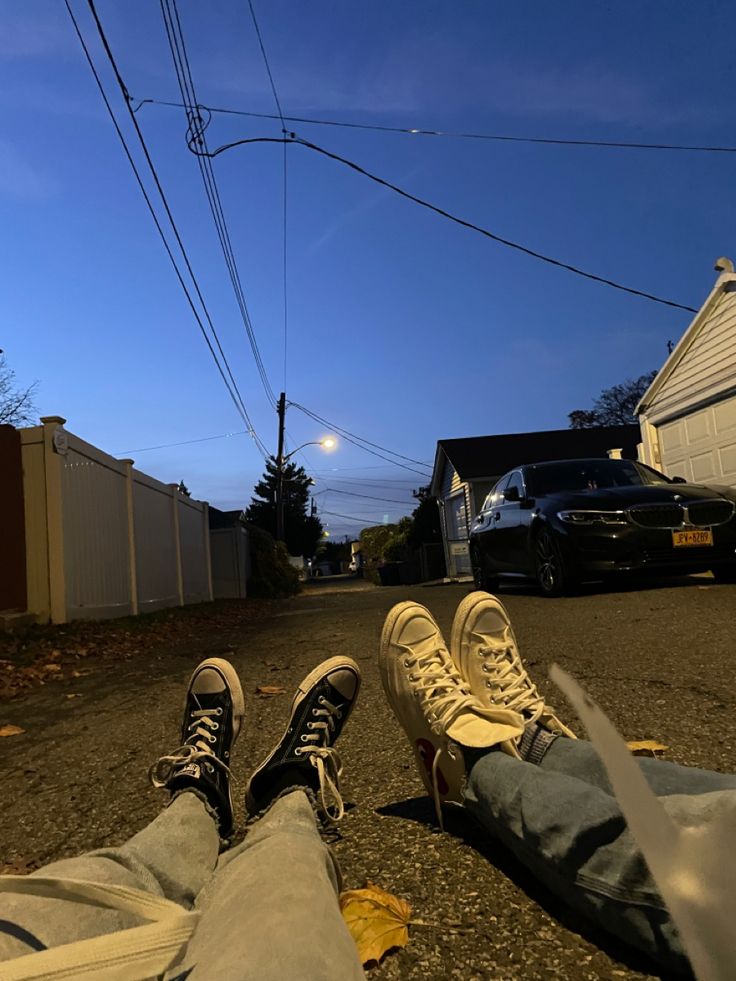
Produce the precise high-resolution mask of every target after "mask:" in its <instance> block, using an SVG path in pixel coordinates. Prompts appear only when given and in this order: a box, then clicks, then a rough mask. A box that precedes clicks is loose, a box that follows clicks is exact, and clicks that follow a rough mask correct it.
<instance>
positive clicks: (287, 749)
mask: <svg viewBox="0 0 736 981" xmlns="http://www.w3.org/2000/svg"><path fill="white" fill-rule="evenodd" d="M359 688H360V668H359V667H358V665H357V664H356V663H355V661H353V660H352V658H349V657H333V658H330V660H329V661H324V662H323V663H322V664H320V665H319V667H317V668H315V669H314V671H312V672H310V673H309V674H308V675H307V677H306V678H305V679H304V681H302V683H301V684H300V685H299V687H298V688H297V690H296V695H294V701H293V702H292V704H291V718H290V719H289V723H288V725H287V727H286V732H285V733H284V735H283V736H282V737H281V741H280V742H279V743H278V745H277V746H276V748H275V749H274V750H273V751H272V752H271V753H270V754H269V756H267V757H266V759H265V760H264V761H263V762H262V763H261V765H260V766H259V767H257V768H256V770H255V772H254V773H253V775H252V776H251V778H250V780H249V781H248V786H247V787H246V791H245V806H246V808H247V810H248V813H249V814H250V815H251V816H255V815H258V814H261V813H263V811H265V810H266V809H267V808H268V807H269V806H270V805H271V804H272V803H273V802H274V801H275V800H276V798H277V797H280V796H282V795H283V794H284V793H285V792H286V791H288V790H294V789H297V788H301V789H304V790H308V791H311V792H312V795H313V798H314V800H315V801H316V802H317V803H318V807H319V810H320V813H321V816H322V817H323V818H324V819H325V821H326V822H327V823H329V824H336V823H337V822H338V821H339V820H340V818H341V817H342V816H343V814H344V812H345V808H344V806H343V802H342V798H341V797H340V787H339V782H340V775H341V774H342V764H341V762H340V757H339V756H338V754H337V751H336V750H335V748H334V743H335V741H336V739H337V738H338V736H339V735H340V733H341V732H342V730H343V726H344V725H345V723H346V722H347V719H348V716H349V715H350V712H351V711H352V708H353V705H354V704H355V700H356V699H357V697H358V690H359ZM326 794H329V795H330V797H331V798H332V802H331V803H329V804H328V802H327V800H326Z"/></svg>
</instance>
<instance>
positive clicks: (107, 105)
mask: <svg viewBox="0 0 736 981" xmlns="http://www.w3.org/2000/svg"><path fill="white" fill-rule="evenodd" d="M64 3H65V6H66V9H67V12H68V14H69V17H70V19H71V22H72V25H73V26H74V31H75V33H76V35H77V38H78V40H79V43H80V45H81V47H82V51H83V52H84V56H85V58H86V60H87V64H88V65H89V67H90V70H91V72H92V75H93V77H94V80H95V83H96V84H97V88H98V90H99V92H100V95H101V96H102V101H103V102H104V104H105V108H106V109H107V112H108V115H109V116H110V119H111V121H112V124H113V126H114V128H115V132H116V133H117V135H118V138H119V139H120V143H121V145H122V147H123V150H124V152H125V156H126V157H127V160H128V163H129V164H130V166H131V169H132V171H133V175H134V176H135V179H136V182H137V184H138V187H139V188H140V190H141V193H142V195H143V199H144V201H145V202H146V205H147V207H148V210H149V212H150V214H151V217H152V218H153V222H154V224H155V226H156V230H157V231H158V234H159V236H160V238H161V241H162V242H163V245H164V248H165V249H166V254H167V255H168V257H169V260H170V261H171V264H172V266H173V268H174V272H175V273H176V277H177V279H178V280H179V284H180V286H181V288H182V290H183V291H184V295H185V296H186V299H187V302H188V303H189V306H190V308H191V311H192V313H193V314H194V318H195V320H196V321H197V326H198V327H199V329H200V331H201V333H202V336H203V337H204V340H205V343H206V344H207V347H208V349H209V352H210V354H211V355H212V359H213V360H214V362H215V365H216V367H217V370H218V371H219V373H220V376H221V377H222V380H223V383H224V385H225V388H226V389H227V391H228V394H229V395H230V398H231V399H232V400H233V403H234V404H235V408H236V409H237V411H238V414H239V415H240V416H241V418H242V419H243V421H244V422H245V424H246V426H247V427H248V432H249V433H250V435H251V436H252V437H253V439H254V440H255V442H256V445H257V446H258V447H259V449H261V448H262V444H261V442H260V440H259V437H258V434H257V433H256V431H255V429H254V427H253V424H252V423H251V421H250V418H249V416H248V413H247V411H246V409H245V405H244V403H243V400H242V398H241V397H240V393H239V392H238V389H237V385H236V384H235V380H234V379H232V372H230V370H229V365H227V359H226V358H225V356H224V354H222V357H223V360H224V361H225V364H226V365H227V367H228V374H229V375H230V377H231V379H232V382H233V388H234V389H235V392H237V397H236V394H235V392H234V391H233V388H231V386H230V383H229V382H228V379H227V377H226V375H225V372H224V371H223V369H222V365H221V364H220V361H219V359H218V357H217V354H216V353H215V350H214V348H213V347H212V342H211V341H210V339H209V337H208V336H207V331H206V329H205V326H204V324H203V322H202V318H201V317H200V315H199V312H198V311H197V308H196V306H195V304H194V300H193V299H192V296H191V294H190V292H189V289H188V288H187V285H186V283H185V282H184V277H183V276H182V273H181V270H180V269H179V266H178V264H177V261H176V259H175V258H174V254H173V252H172V251H171V246H170V245H169V243H168V240H167V238H166V235H165V233H164V230H163V228H162V226H161V223H160V221H159V219H158V215H157V214H156V211H155V209H154V207H153V204H152V202H151V199H150V197H149V195H148V192H147V191H146V188H145V185H144V183H143V179H142V178H141V175H140V172H139V170H138V167H137V166H136V163H135V161H134V160H133V156H132V154H131V152H130V149H129V147H128V144H127V142H126V139H125V136H124V135H123V131H122V130H121V129H120V126H119V124H118V121H117V119H116V118H115V113H114V112H113V110H112V106H111V105H110V102H109V100H108V98H107V95H106V93H105V90H104V88H103V86H102V81H101V80H100V76H99V74H98V73H97V69H96V68H95V65H94V62H93V61H92V56H91V55H90V52H89V48H88V47H87V44H86V42H85V40H84V38H83V36H82V32H81V30H80V28H79V24H78V23H77V19H76V18H75V16H74V12H73V11H72V8H71V6H70V5H69V0H64ZM89 3H90V7H91V10H92V13H93V16H94V17H95V21H96V23H97V24H98V26H99V31H100V34H101V37H103V38H104V34H102V27H101V25H100V24H99V19H98V18H97V13H96V11H95V9H94V5H93V4H92V0H89ZM105 45H106V41H105ZM106 50H107V51H109V47H107V46H106ZM110 56H111V55H110ZM113 64H114V62H113ZM116 74H117V71H116ZM118 77H119V76H118ZM128 106H129V104H128ZM129 108H130V106H129ZM134 123H135V120H134ZM136 129H137V124H136ZM138 132H140V131H139V130H138ZM148 159H149V165H151V164H150V158H148ZM151 166H152V165H151ZM154 173H155V171H154ZM158 186H159V189H160V185H158ZM160 193H161V194H162V196H163V192H162V191H161V192H160ZM169 214H170V213H169ZM170 220H171V222H172V227H174V226H173V219H172V218H171V217H170ZM178 242H179V246H180V248H181V251H182V254H183V255H184V258H185V262H186V263H187V268H188V270H189V273H190V276H191V278H192V281H193V282H194V284H195V287H196V288H197V293H198V295H199V297H200V300H201V301H202V297H201V293H200V292H199V287H198V285H197V282H196V279H195V277H194V273H193V272H192V269H191V266H190V265H189V262H188V259H187V257H186V253H185V252H184V247H183V245H182V244H181V240H180V239H178ZM202 307H203V309H204V310H205V312H206V308H205V306H204V301H202ZM208 320H209V317H208ZM209 323H210V327H211V328H212V332H213V335H214V336H215V339H216V340H217V335H216V333H215V329H214V326H213V325H212V322H211V321H209ZM219 346H220V345H219V342H218V347H219ZM220 351H221V353H222V348H220ZM261 451H262V452H263V450H261Z"/></svg>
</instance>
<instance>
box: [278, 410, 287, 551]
mask: <svg viewBox="0 0 736 981" xmlns="http://www.w3.org/2000/svg"><path fill="white" fill-rule="evenodd" d="M278 413H279V449H278V455H277V457H276V466H277V468H278V475H277V478H276V541H277V542H283V540H284V425H285V422H286V393H285V392H282V393H281V395H280V396H279V404H278Z"/></svg>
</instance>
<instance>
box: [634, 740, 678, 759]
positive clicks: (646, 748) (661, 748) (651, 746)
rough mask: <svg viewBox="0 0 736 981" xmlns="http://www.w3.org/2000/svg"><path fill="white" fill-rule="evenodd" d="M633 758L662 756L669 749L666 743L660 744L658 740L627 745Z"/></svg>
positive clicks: (639, 741)
mask: <svg viewBox="0 0 736 981" xmlns="http://www.w3.org/2000/svg"><path fill="white" fill-rule="evenodd" d="M626 746H627V748H628V750H629V752H630V753H631V755H632V756H655V757H656V756H661V755H662V753H664V752H666V751H667V750H668V749H669V746H665V745H664V743H658V742H657V741H656V739H640V740H638V741H635V742H633V743H626Z"/></svg>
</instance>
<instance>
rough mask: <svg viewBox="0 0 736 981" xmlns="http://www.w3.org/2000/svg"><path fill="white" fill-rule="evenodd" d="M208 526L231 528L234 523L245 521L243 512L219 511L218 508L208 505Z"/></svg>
mask: <svg viewBox="0 0 736 981" xmlns="http://www.w3.org/2000/svg"><path fill="white" fill-rule="evenodd" d="M209 518H210V528H233V527H234V526H235V525H239V524H243V523H244V522H245V516H244V512H243V511H242V510H236V511H221V510H220V509H219V508H215V507H212V505H211V504H210V506H209Z"/></svg>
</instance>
